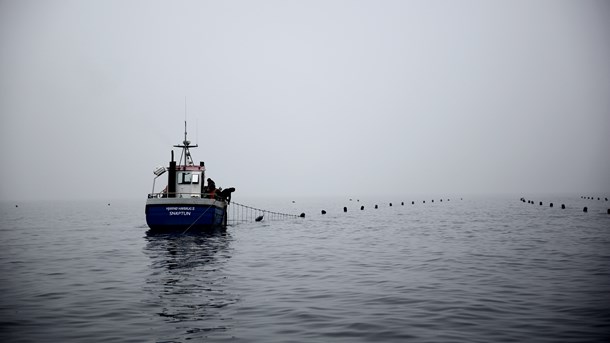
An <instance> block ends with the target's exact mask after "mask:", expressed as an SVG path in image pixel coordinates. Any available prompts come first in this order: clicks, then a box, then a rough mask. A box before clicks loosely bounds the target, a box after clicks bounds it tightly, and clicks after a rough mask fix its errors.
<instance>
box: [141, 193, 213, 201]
mask: <svg viewBox="0 0 610 343" xmlns="http://www.w3.org/2000/svg"><path fill="white" fill-rule="evenodd" d="M157 198H179V199H180V198H182V199H185V198H207V199H221V197H220V196H219V195H218V194H217V193H179V192H171V193H169V192H158V193H148V199H157Z"/></svg>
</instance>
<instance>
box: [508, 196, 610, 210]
mask: <svg viewBox="0 0 610 343" xmlns="http://www.w3.org/2000/svg"><path fill="white" fill-rule="evenodd" d="M581 198H583V199H584V197H581ZM606 199H607V198H606ZM519 200H521V202H524V203H525V202H526V200H525V198H521V199H519ZM527 203H528V204H535V202H534V201H533V200H527ZM540 206H542V201H541V202H540ZM549 207H553V203H552V202H551V203H549ZM561 209H562V210H565V209H566V205H565V204H561ZM582 211H583V212H585V213H587V212H589V208H588V207H587V206H585V207H583V209H582ZM607 212H608V214H610V208H609V209H608V211H607Z"/></svg>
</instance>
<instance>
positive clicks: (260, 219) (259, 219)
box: [254, 214, 265, 222]
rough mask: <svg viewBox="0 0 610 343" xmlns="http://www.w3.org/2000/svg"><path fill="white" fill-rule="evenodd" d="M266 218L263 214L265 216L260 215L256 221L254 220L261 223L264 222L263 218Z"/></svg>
mask: <svg viewBox="0 0 610 343" xmlns="http://www.w3.org/2000/svg"><path fill="white" fill-rule="evenodd" d="M264 216H265V215H264V214H263V215H260V216H258V217H256V219H254V220H255V221H257V222H260V221H262V220H263V217H264Z"/></svg>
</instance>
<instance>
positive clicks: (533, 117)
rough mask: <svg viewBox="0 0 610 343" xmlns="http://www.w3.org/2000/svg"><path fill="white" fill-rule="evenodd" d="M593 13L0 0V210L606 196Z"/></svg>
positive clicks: (569, 6) (609, 179)
mask: <svg viewBox="0 0 610 343" xmlns="http://www.w3.org/2000/svg"><path fill="white" fill-rule="evenodd" d="M609 61H610V2H608V1H555V0H553V1H529V0H528V1H486V0H482V1H332V0H330V1H328V0H325V1H122V0H121V1H23V0H14V1H7V0H0V115H1V117H0V119H1V122H0V144H1V150H0V152H1V156H2V168H1V169H0V198H1V199H2V200H13V199H14V200H23V199H38V198H42V199H60V198H61V199H64V198H79V199H80V198H83V199H87V198H98V199H115V198H144V197H145V196H146V193H147V192H149V191H150V189H151V185H152V177H153V174H152V170H153V168H154V167H155V166H158V165H166V164H167V162H168V160H169V156H170V150H171V145H173V144H177V143H179V142H180V141H181V140H182V134H183V121H184V98H185V97H186V98H187V112H188V115H187V117H188V120H189V126H190V129H189V131H190V138H191V140H192V141H198V143H199V145H200V148H198V149H195V150H193V156H194V158H195V160H196V161H199V160H204V161H205V162H206V166H207V168H208V174H207V175H208V176H210V177H212V178H213V179H215V180H216V184H217V185H219V186H221V187H228V186H234V187H236V188H237V190H238V193H236V196H270V195H271V196H272V195H278V196H291V197H293V196H294V197H298V196H306V195H314V196H316V195H320V196H323V195H340V196H367V195H371V196H374V195H382V194H414V193H427V194H429V193H433V194H441V195H442V194H462V193H468V194H469V193H506V192H511V193H521V192H522V193H536V192H545V193H546V192H550V193H554V192H574V193H576V194H587V193H603V192H608V191H610V62H609Z"/></svg>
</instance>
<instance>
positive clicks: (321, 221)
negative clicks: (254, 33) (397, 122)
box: [0, 196, 610, 342]
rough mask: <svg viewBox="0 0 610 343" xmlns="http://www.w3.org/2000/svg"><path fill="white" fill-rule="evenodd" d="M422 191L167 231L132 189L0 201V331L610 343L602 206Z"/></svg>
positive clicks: (13, 334)
mask: <svg viewBox="0 0 610 343" xmlns="http://www.w3.org/2000/svg"><path fill="white" fill-rule="evenodd" d="M433 199H434V198H432V197H427V198H424V197H421V196H420V197H404V198H402V199H400V198H396V199H383V200H380V199H352V200H351V201H350V200H349V199H348V198H345V199H293V200H295V201H294V203H293V202H292V201H289V200H280V199H275V200H273V199H272V200H269V199H261V200H260V201H258V202H257V201H256V200H253V203H248V204H249V205H251V206H255V207H259V208H265V209H269V210H275V211H280V212H288V213H295V214H299V213H301V212H305V213H306V217H305V218H290V219H283V220H275V221H274V220H269V219H270V218H265V219H264V220H263V221H262V222H254V221H247V222H234V223H233V225H231V226H229V227H228V229H227V231H226V232H224V233H223V232H215V233H210V234H190V233H188V232H187V233H186V234H184V235H182V234H179V235H165V236H147V235H146V231H147V227H146V224H145V218H144V202H145V199H143V200H142V201H116V202H111V203H107V202H95V201H90V202H61V201H60V202H26V203H18V204H15V203H2V204H1V206H0V341H2V342H85V341H95V342H186V341H191V342H224V341H230V342H365V341H366V342H606V341H608V340H609V339H610V215H608V214H607V213H606V211H607V209H608V208H610V203H609V202H606V201H604V199H603V198H601V200H597V198H595V199H594V200H591V199H583V198H581V197H580V196H566V197H562V198H558V197H555V198H553V197H531V199H533V200H534V204H529V203H524V202H522V201H519V199H518V197H480V198H468V197H465V198H463V199H460V198H459V197H457V198H451V199H450V200H448V199H443V201H442V202H441V201H440V200H441V197H437V198H436V199H434V200H435V201H434V202H432V200H433ZM235 200H238V199H235ZM390 201H392V202H393V204H392V206H390V205H389V202H390ZM411 201H415V204H411ZM423 201H426V202H425V203H424V202H423ZM539 201H543V205H542V206H541V205H539ZM551 201H552V202H554V205H555V206H554V207H552V208H551V207H550V205H549V202H551ZM401 202H404V205H401V204H400V203H401ZM562 203H565V204H566V209H561V207H560V206H561V204H562ZM16 205H18V206H16ZM374 205H378V207H379V208H378V209H374ZM361 206H365V209H364V210H360V207H361ZM584 206H587V207H588V212H586V213H585V212H583V207H584ZM343 207H347V212H344V211H343ZM323 209H324V210H326V211H327V214H326V215H322V214H321V212H320V211H321V210H323Z"/></svg>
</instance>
